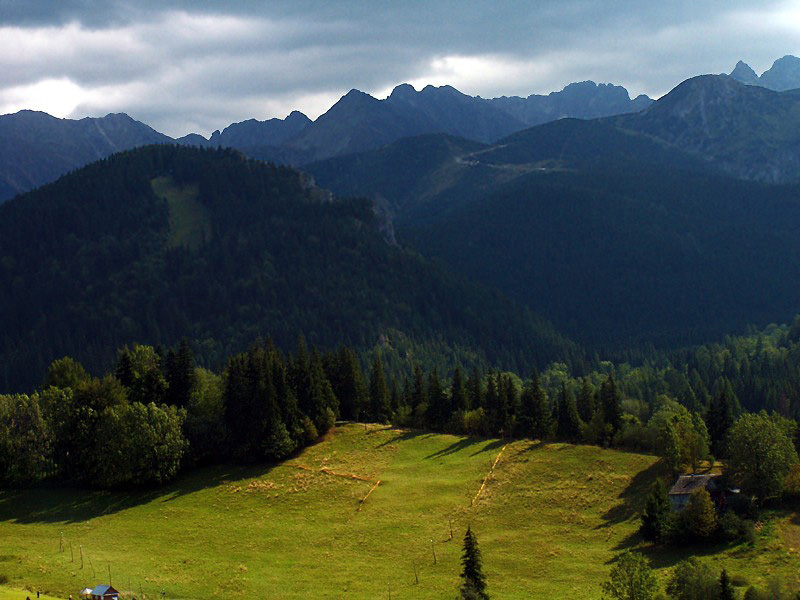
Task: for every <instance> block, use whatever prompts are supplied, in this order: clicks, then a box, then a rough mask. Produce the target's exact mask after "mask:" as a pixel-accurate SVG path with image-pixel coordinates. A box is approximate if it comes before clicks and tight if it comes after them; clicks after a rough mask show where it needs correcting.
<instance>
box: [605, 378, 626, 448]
mask: <svg viewBox="0 0 800 600" xmlns="http://www.w3.org/2000/svg"><path fill="white" fill-rule="evenodd" d="M600 405H601V406H602V408H603V420H604V421H605V423H606V425H610V426H611V436H612V437H613V436H614V434H615V433H617V431H619V428H620V426H621V425H622V406H621V398H620V395H619V391H618V390H617V384H616V382H615V381H614V376H613V375H612V374H609V375H608V378H607V379H606V380H605V381H604V382H603V385H602V386H601V387H600Z"/></svg>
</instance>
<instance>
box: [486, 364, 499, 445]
mask: <svg viewBox="0 0 800 600" xmlns="http://www.w3.org/2000/svg"><path fill="white" fill-rule="evenodd" d="M499 403H500V392H499V390H498V388H497V377H496V376H495V374H494V372H492V371H489V372H488V373H487V374H486V396H485V397H484V400H483V405H484V406H483V409H484V411H485V412H486V423H487V426H488V429H489V430H488V431H487V432H486V433H487V434H488V435H495V434H496V433H497V429H498V428H497V415H498V409H499V406H498V404H499Z"/></svg>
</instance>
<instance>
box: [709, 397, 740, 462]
mask: <svg viewBox="0 0 800 600" xmlns="http://www.w3.org/2000/svg"><path fill="white" fill-rule="evenodd" d="M719 387H720V390H719V392H718V393H717V394H716V395H715V396H713V397H712V399H711V404H710V406H709V407H708V412H706V427H707V429H708V435H709V437H710V438H711V453H712V454H713V455H714V456H717V457H721V456H725V455H726V454H727V448H726V447H725V442H726V438H727V436H728V431H729V430H730V428H731V427H733V424H734V422H735V420H736V418H735V414H734V406H733V401H732V399H731V397H730V393H729V392H728V389H727V386H724V385H720V386H719Z"/></svg>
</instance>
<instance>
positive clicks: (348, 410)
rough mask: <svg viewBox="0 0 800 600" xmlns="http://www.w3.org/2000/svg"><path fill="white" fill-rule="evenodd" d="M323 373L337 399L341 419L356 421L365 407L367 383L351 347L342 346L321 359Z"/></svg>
mask: <svg viewBox="0 0 800 600" xmlns="http://www.w3.org/2000/svg"><path fill="white" fill-rule="evenodd" d="M323 365H324V366H325V374H326V375H327V376H328V380H329V381H330V382H331V386H332V387H333V393H334V394H335V395H336V398H337V399H338V400H339V413H340V415H341V418H342V419H345V420H348V421H358V420H359V418H360V417H361V415H362V413H364V411H365V410H366V408H367V395H368V394H367V384H366V383H365V382H364V374H363V373H362V372H361V366H360V365H359V364H358V357H357V356H356V353H355V352H353V350H352V349H351V348H348V347H346V346H342V347H341V348H339V350H338V351H337V352H335V353H334V354H329V355H327V356H326V357H325V359H324V360H323Z"/></svg>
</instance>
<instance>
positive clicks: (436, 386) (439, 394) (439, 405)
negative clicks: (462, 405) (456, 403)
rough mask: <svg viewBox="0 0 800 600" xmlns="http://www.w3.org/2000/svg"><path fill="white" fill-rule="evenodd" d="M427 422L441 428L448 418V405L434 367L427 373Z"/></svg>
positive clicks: (433, 426) (435, 427)
mask: <svg viewBox="0 0 800 600" xmlns="http://www.w3.org/2000/svg"><path fill="white" fill-rule="evenodd" d="M427 415H428V424H429V425H430V426H431V427H432V428H434V429H438V430H441V429H443V428H444V426H445V425H446V424H447V420H448V419H449V418H450V406H449V402H448V399H447V395H446V394H445V393H444V389H443V388H442V382H441V380H440V379H439V373H438V372H437V370H436V369H433V370H431V372H430V373H428V413H427Z"/></svg>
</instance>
